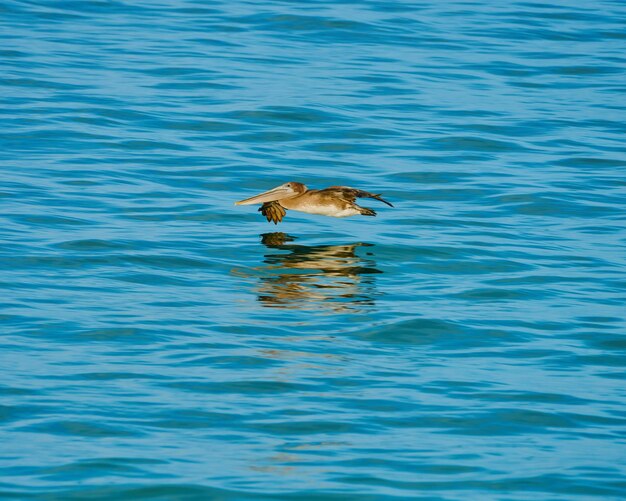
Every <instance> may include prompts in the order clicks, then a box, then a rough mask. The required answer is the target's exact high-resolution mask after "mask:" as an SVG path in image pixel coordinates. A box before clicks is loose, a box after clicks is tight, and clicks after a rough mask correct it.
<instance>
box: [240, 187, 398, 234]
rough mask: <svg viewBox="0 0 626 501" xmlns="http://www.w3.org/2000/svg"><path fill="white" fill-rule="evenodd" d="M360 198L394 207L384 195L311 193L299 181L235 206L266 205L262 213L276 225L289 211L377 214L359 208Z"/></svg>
mask: <svg viewBox="0 0 626 501" xmlns="http://www.w3.org/2000/svg"><path fill="white" fill-rule="evenodd" d="M357 198H374V199H376V200H379V201H381V202H383V203H386V204H387V205H389V206H390V207H393V205H391V204H390V203H389V202H387V201H386V200H383V199H382V198H380V195H375V194H373V193H368V192H367V191H363V190H357V189H354V188H348V187H347V186H331V187H330V188H325V189H323V190H309V189H308V188H307V187H306V186H305V185H303V184H302V183H296V182H289V183H285V184H281V185H280V186H277V187H276V188H273V189H271V190H269V191H266V192H264V193H261V194H260V195H255V196H254V197H251V198H247V199H245V200H241V201H239V202H235V205H250V204H258V203H262V204H263V205H262V206H261V208H260V209H259V211H260V212H261V213H262V214H263V215H264V216H265V217H266V218H267V220H268V221H273V222H274V224H277V223H279V222H280V221H282V219H283V217H284V216H285V214H286V213H287V212H286V210H287V209H289V210H295V211H299V212H306V213H307V214H318V215H320V216H331V217H348V216H356V215H363V216H375V215H376V212H374V211H373V210H372V209H368V208H366V207H360V206H358V205H357V204H356V203H355V201H356V199H357Z"/></svg>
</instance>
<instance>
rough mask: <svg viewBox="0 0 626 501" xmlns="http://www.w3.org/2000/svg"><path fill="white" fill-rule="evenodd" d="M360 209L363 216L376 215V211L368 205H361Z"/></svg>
mask: <svg viewBox="0 0 626 501" xmlns="http://www.w3.org/2000/svg"><path fill="white" fill-rule="evenodd" d="M359 211H360V212H361V215H362V216H375V215H376V211H373V210H372V209H368V208H367V207H359Z"/></svg>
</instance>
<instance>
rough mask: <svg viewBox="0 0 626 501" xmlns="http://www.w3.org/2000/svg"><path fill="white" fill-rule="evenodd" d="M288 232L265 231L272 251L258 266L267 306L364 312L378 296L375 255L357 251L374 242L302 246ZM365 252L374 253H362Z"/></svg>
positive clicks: (265, 240) (260, 294) (261, 293)
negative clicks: (368, 255)
mask: <svg viewBox="0 0 626 501" xmlns="http://www.w3.org/2000/svg"><path fill="white" fill-rule="evenodd" d="M294 240H295V238H294V237H292V236H290V235H287V234H285V233H280V232H279V233H265V234H263V235H261V242H262V243H263V245H265V246H266V247H268V248H269V249H272V250H277V251H287V252H286V253H284V252H272V253H269V254H266V255H265V260H264V266H263V267H262V268H261V269H260V270H259V271H261V272H262V273H261V274H260V275H259V285H258V291H257V292H258V298H259V301H260V302H261V303H262V304H263V305H264V306H267V307H277V308H301V309H328V310H331V311H335V312H356V311H361V310H363V309H364V308H365V307H367V306H368V305H372V304H374V298H375V296H376V290H375V283H374V275H375V274H377V273H382V272H381V271H380V270H378V269H376V267H375V266H376V263H375V262H374V260H373V259H371V258H367V257H365V258H364V257H361V256H359V255H357V253H356V249H357V247H372V244H365V243H355V244H349V245H312V246H310V245H298V244H295V243H292V242H293V241H294ZM362 254H371V253H366V252H362Z"/></svg>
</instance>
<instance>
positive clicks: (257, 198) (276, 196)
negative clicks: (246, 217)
mask: <svg viewBox="0 0 626 501" xmlns="http://www.w3.org/2000/svg"><path fill="white" fill-rule="evenodd" d="M295 194H296V192H295V191H294V190H293V189H291V188H287V187H286V186H277V187H276V188H272V189H271V190H269V191H266V192H264V193H261V194H259V195H254V196H253V197H250V198H246V199H245V200H240V201H239V202H235V205H251V204H262V203H265V202H273V201H274V200H281V199H283V198H287V197H290V196H293V195H295Z"/></svg>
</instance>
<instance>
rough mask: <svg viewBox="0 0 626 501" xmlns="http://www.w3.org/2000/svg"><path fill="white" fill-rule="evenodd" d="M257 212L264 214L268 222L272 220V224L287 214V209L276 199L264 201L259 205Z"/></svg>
mask: <svg viewBox="0 0 626 501" xmlns="http://www.w3.org/2000/svg"><path fill="white" fill-rule="evenodd" d="M259 212H260V213H261V214H263V215H264V216H265V218H266V219H267V221H268V222H270V221H273V222H274V224H278V223H280V222H281V221H282V220H283V218H284V217H285V214H287V210H286V209H285V208H284V207H283V206H282V205H280V204H279V203H278V202H276V201H273V202H265V203H264V204H263V205H261V207H259Z"/></svg>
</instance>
